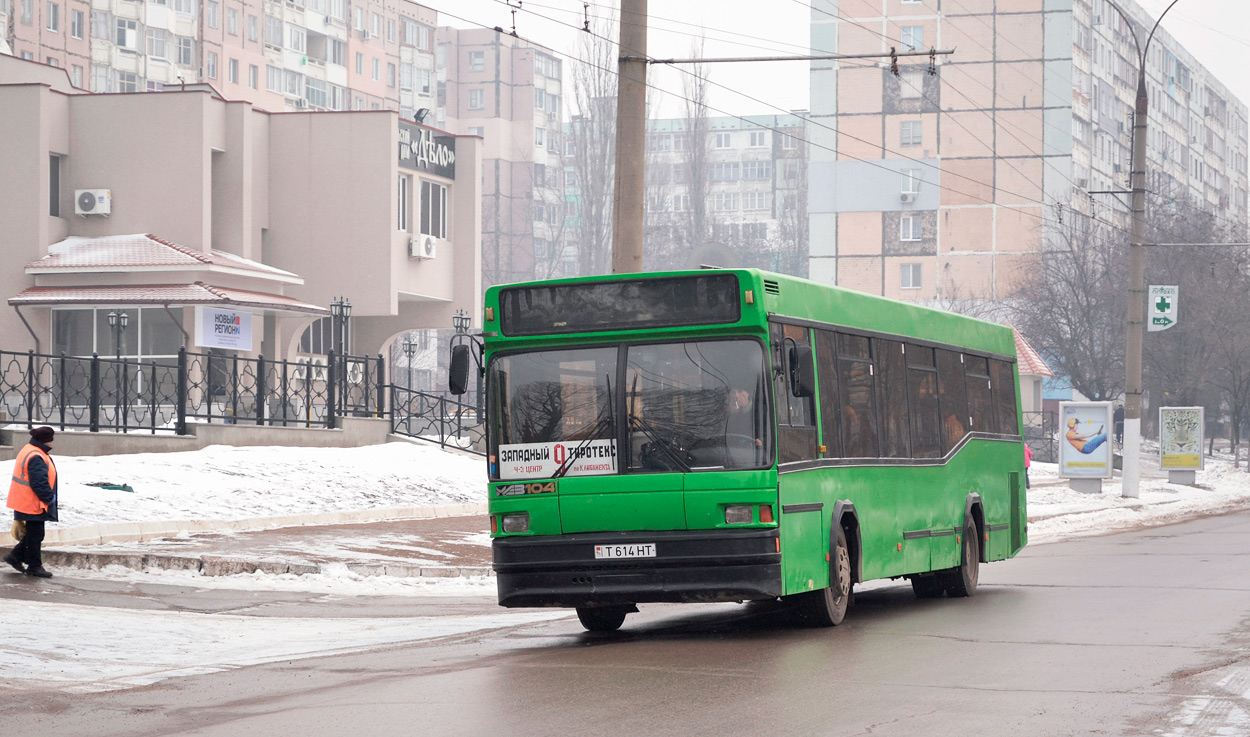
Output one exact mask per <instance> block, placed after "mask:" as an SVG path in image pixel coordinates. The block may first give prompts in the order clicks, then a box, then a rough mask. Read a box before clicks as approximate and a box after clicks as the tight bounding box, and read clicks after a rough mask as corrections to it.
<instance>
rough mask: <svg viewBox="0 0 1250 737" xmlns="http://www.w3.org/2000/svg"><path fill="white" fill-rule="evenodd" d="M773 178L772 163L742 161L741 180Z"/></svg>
mask: <svg viewBox="0 0 1250 737" xmlns="http://www.w3.org/2000/svg"><path fill="white" fill-rule="evenodd" d="M772 176H773V162H771V161H744V162H742V178H743V179H771V178H772Z"/></svg>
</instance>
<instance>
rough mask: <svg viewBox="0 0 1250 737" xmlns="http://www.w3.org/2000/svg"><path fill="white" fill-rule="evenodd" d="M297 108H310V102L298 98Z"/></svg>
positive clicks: (296, 101)
mask: <svg viewBox="0 0 1250 737" xmlns="http://www.w3.org/2000/svg"><path fill="white" fill-rule="evenodd" d="M295 107H298V108H305V107H308V101H307V100H305V99H304V98H302V97H299V98H296V100H295Z"/></svg>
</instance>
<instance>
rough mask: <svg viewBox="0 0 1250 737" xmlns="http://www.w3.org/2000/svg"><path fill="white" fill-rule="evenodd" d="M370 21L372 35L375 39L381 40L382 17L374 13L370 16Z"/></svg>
mask: <svg viewBox="0 0 1250 737" xmlns="http://www.w3.org/2000/svg"><path fill="white" fill-rule="evenodd" d="M369 21H370V26H371V28H370V35H372V36H373V37H374V38H381V37H382V16H380V15H378V14H377V13H373V14H371V15H370V16H369Z"/></svg>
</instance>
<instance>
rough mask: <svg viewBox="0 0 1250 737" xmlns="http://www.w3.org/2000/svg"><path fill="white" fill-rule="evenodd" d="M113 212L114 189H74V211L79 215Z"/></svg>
mask: <svg viewBox="0 0 1250 737" xmlns="http://www.w3.org/2000/svg"><path fill="white" fill-rule="evenodd" d="M112 212H113V191H112V190H110V189H76V190H74V213H75V214H77V215H82V216H84V217H85V216H88V215H109V214H111V213H112Z"/></svg>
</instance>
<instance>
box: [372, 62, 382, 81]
mask: <svg viewBox="0 0 1250 737" xmlns="http://www.w3.org/2000/svg"><path fill="white" fill-rule="evenodd" d="M373 81H374V82H381V81H382V60H381V59H378V58H377V57H374V59H373Z"/></svg>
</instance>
